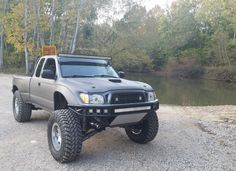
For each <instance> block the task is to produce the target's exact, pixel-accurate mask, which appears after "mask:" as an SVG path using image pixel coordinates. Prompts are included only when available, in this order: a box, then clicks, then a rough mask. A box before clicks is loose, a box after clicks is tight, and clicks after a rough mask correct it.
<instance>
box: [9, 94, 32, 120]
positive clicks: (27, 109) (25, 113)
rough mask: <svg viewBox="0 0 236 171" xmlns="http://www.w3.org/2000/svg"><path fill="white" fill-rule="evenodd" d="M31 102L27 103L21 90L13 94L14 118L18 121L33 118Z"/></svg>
mask: <svg viewBox="0 0 236 171" xmlns="http://www.w3.org/2000/svg"><path fill="white" fill-rule="evenodd" d="M31 107H32V106H31V104H27V103H25V102H24V101H23V99H22V98H21V96H20V93H19V91H15V93H14V96H13V114H14V118H15V120H16V121H18V122H26V121H29V120H30V118H31V113H32V109H31Z"/></svg>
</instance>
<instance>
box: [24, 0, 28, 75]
mask: <svg viewBox="0 0 236 171" xmlns="http://www.w3.org/2000/svg"><path fill="white" fill-rule="evenodd" d="M27 20H28V0H24V52H25V73H26V75H28V73H29V55H28V47H27V46H28V44H27V39H28V32H27Z"/></svg>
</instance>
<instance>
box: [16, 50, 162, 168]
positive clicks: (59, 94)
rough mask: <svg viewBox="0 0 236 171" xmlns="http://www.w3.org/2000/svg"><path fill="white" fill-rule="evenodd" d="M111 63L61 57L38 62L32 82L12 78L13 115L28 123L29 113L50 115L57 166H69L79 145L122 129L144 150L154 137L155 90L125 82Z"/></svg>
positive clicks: (51, 145)
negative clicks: (44, 112) (36, 111)
mask: <svg viewBox="0 0 236 171" xmlns="http://www.w3.org/2000/svg"><path fill="white" fill-rule="evenodd" d="M111 62H112V60H111V58H108V57H95V56H83V55H78V56H76V55H68V54H59V55H55V56H43V57H41V58H40V59H39V60H38V61H37V62H36V65H35V67H34V70H33V72H32V74H31V76H17V77H14V78H13V87H12V92H13V94H14V96H13V114H14V118H15V120H16V121H18V122H26V121H30V118H31V113H32V110H40V109H43V110H46V111H48V112H50V113H51V115H50V118H49V122H48V130H47V135H48V144H49V149H50V152H51V154H52V156H53V157H54V158H55V159H56V160H57V161H59V162H61V163H66V162H70V161H73V160H75V159H76V158H77V156H78V155H79V154H80V152H81V148H82V143H83V141H85V140H86V139H88V138H90V137H91V136H93V135H95V134H96V133H98V132H100V131H102V130H105V129H106V128H107V127H121V128H124V129H125V132H126V134H127V136H128V137H129V138H130V139H131V140H132V141H134V142H136V143H140V144H145V143H148V142H149V141H152V140H153V139H154V138H155V136H156V134H157V132H158V117H157V115H156V110H157V109H158V108H159V102H158V100H157V98H156V95H155V92H154V90H153V88H152V87H151V86H150V85H148V84H146V83H143V82H138V81H129V80H126V79H124V72H121V71H120V72H116V71H115V70H114V69H113V68H112V66H111Z"/></svg>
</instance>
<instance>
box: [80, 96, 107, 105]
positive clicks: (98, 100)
mask: <svg viewBox="0 0 236 171" xmlns="http://www.w3.org/2000/svg"><path fill="white" fill-rule="evenodd" d="M80 99H81V100H82V102H83V103H85V104H89V103H90V104H103V103H104V98H103V96H101V95H99V94H93V95H88V94H85V93H80Z"/></svg>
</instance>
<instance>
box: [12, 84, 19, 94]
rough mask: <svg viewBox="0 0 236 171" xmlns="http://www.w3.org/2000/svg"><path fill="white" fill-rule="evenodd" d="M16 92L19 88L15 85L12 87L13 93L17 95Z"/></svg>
mask: <svg viewBox="0 0 236 171" xmlns="http://www.w3.org/2000/svg"><path fill="white" fill-rule="evenodd" d="M16 90H18V88H17V87H16V86H15V85H13V87H12V93H15V91H16Z"/></svg>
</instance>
